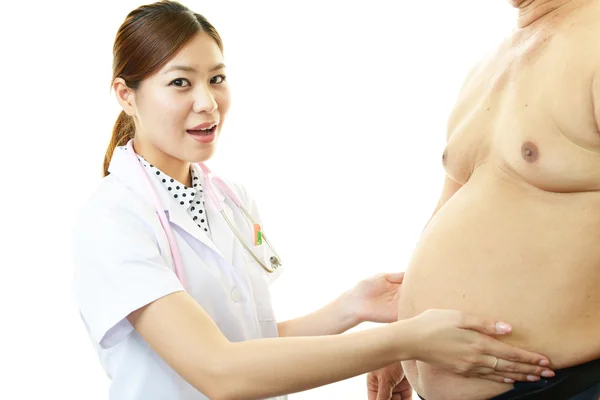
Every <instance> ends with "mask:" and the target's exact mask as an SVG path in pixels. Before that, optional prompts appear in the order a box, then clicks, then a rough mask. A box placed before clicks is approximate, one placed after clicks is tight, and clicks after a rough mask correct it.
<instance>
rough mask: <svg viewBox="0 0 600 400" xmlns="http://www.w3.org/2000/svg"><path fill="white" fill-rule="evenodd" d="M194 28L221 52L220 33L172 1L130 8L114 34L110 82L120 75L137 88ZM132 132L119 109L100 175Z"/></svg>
mask: <svg viewBox="0 0 600 400" xmlns="http://www.w3.org/2000/svg"><path fill="white" fill-rule="evenodd" d="M198 32H206V33H207V34H209V35H210V36H211V37H212V38H213V39H214V40H215V42H216V43H217V45H218V46H219V49H220V50H221V52H223V43H222V41H221V37H220V36H219V33H218V32H217V30H216V29H215V28H214V27H213V26H212V25H211V24H210V23H209V22H208V20H207V19H206V18H204V17H203V16H202V15H200V14H197V13H194V12H192V11H190V10H189V9H188V8H187V7H185V6H184V5H182V4H180V3H178V2H176V1H159V2H156V3H152V4H148V5H144V6H141V7H139V8H137V9H135V10H133V11H131V12H130V13H129V14H128V15H127V18H125V21H124V22H123V24H122V25H121V26H120V28H119V30H118V32H117V36H116V38H115V43H114V46H113V79H112V82H114V81H115V79H116V78H122V79H123V80H124V81H125V83H126V84H127V87H129V88H131V89H134V90H135V89H137V88H138V87H139V85H140V83H141V81H142V80H143V79H145V78H147V77H148V76H150V75H152V74H153V73H155V72H156V71H158V70H160V69H161V68H162V67H163V66H164V65H165V64H166V63H167V62H169V60H170V59H171V58H173V57H174V56H175V54H177V52H178V51H179V50H180V49H181V48H182V47H183V46H185V45H186V44H187V43H188V42H189V41H190V40H192V38H193V37H194V36H195V35H196V34H197V33H198ZM134 133H135V127H134V124H133V119H132V118H131V117H130V116H129V115H127V114H126V113H125V111H121V113H120V114H119V117H118V118H117V121H116V122H115V125H114V128H113V132H112V137H111V139H110V143H109V145H108V149H107V150H106V154H105V156H104V176H107V175H108V166H109V165H110V160H111V158H112V155H113V152H114V150H115V148H116V147H118V146H123V145H125V144H127V142H128V141H129V139H131V138H133V135H134Z"/></svg>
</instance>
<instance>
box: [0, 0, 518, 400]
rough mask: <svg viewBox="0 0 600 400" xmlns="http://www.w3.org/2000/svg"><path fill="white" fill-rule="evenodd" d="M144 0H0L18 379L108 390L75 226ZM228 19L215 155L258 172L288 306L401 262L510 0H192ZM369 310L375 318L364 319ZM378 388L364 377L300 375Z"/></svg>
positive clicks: (8, 254)
mask: <svg viewBox="0 0 600 400" xmlns="http://www.w3.org/2000/svg"><path fill="white" fill-rule="evenodd" d="M141 4H144V3H143V2H140V1H129V0H119V1H107V0H103V1H97V2H92V1H44V2H42V1H38V2H36V1H29V2H25V1H23V2H7V5H8V8H7V5H3V6H2V8H1V9H0V22H1V23H0V29H1V30H2V31H1V32H0V33H1V35H0V38H1V39H0V40H1V48H0V49H1V53H0V54H1V62H0V68H1V69H2V70H1V75H0V76H1V78H2V83H1V86H0V87H1V89H0V96H2V104H1V108H0V116H1V117H2V125H1V127H2V134H3V135H2V146H0V152H1V154H0V156H1V157H0V162H1V175H0V177H1V179H2V185H1V187H2V196H1V197H0V201H1V202H2V203H1V204H0V205H1V206H2V212H3V217H2V219H1V222H0V229H1V232H2V238H3V242H2V254H3V258H2V260H3V261H2V268H1V270H0V271H2V272H1V274H2V275H1V276H0V296H1V299H0V300H1V302H0V307H1V311H2V317H3V318H2V322H3V324H2V327H1V329H0V343H1V344H2V352H1V353H0V357H1V359H0V365H2V366H3V367H2V374H1V375H0V398H2V399H34V398H35V399H39V398H49V397H50V396H56V398H59V399H86V400H94V399H107V385H108V381H107V379H106V377H105V376H104V373H103V371H102V370H101V368H100V365H99V363H98V361H97V359H96V357H95V354H94V353H93V350H92V347H91V345H90V343H89V342H88V339H87V336H86V334H85V332H84V329H83V326H82V324H81V323H80V321H79V319H78V316H77V311H76V309H75V306H74V303H73V301H72V297H71V292H70V284H71V273H72V265H71V263H70V253H69V251H70V249H69V245H70V243H69V241H68V239H69V235H70V228H71V226H70V225H71V223H72V219H73V217H74V213H75V212H76V210H77V208H78V207H79V206H80V205H81V203H82V202H83V201H84V200H85V199H86V198H87V196H89V194H90V192H91V191H92V190H93V189H94V188H95V187H96V186H97V185H98V183H99V180H100V177H101V166H102V159H103V155H104V151H105V149H106V145H107V143H108V141H109V137H110V133H111V129H112V126H113V123H114V120H115V118H116V116H117V113H118V111H119V109H118V108H117V103H116V101H115V99H114V96H113V94H112V93H111V92H110V83H111V82H110V78H111V63H112V58H111V57H112V45H113V40H114V36H115V34H116V32H117V29H118V27H119V25H120V24H121V23H122V21H123V19H124V18H125V16H126V14H127V13H128V12H129V11H130V10H132V9H134V8H136V7H137V6H139V5H141ZM184 4H186V5H188V6H189V7H190V8H192V9H193V10H194V11H196V12H199V13H201V14H204V15H205V16H206V17H207V18H208V19H209V20H210V21H211V22H212V23H213V24H214V25H215V26H216V28H217V29H218V30H219V32H220V34H221V36H222V38H223V40H224V45H225V59H226V64H227V67H228V79H229V82H230V86H231V91H232V96H233V109H232V110H231V112H230V114H229V118H228V121H227V122H226V124H225V127H224V131H223V136H222V138H221V141H220V148H219V149H218V153H217V155H216V156H215V158H214V159H213V160H212V161H211V162H210V163H209V165H210V166H211V167H212V168H213V170H215V171H216V172H217V173H220V174H221V175H225V176H228V177H230V178H233V179H236V180H239V181H241V182H243V183H244V184H245V185H246V186H247V187H248V188H249V190H250V191H251V193H252V194H253V196H254V197H255V198H256V199H257V201H258V203H259V206H260V208H261V211H262V214H263V218H264V222H265V224H264V225H265V226H266V232H267V234H268V235H269V236H270V238H271V239H272V241H273V242H274V244H275V246H276V247H277V249H278V252H279V253H280V254H281V255H282V257H283V260H284V262H285V263H286V273H285V274H284V275H283V276H282V277H281V278H280V280H279V281H278V282H277V283H276V284H275V285H274V287H273V299H274V302H275V309H276V312H277V314H278V316H279V318H281V319H284V318H290V317H294V316H299V315H302V314H304V313H307V312H310V311H312V310H315V309H317V308H319V307H320V306H322V305H324V304H325V303H327V302H329V301H331V300H332V299H334V298H335V297H336V296H337V295H338V294H340V293H341V292H343V291H344V290H347V289H349V288H350V287H352V286H353V285H354V284H355V283H356V282H357V281H358V280H360V279H362V278H365V277H368V276H371V275H373V274H376V273H379V272H384V271H401V270H404V268H405V265H406V264H407V261H408V259H409V257H410V254H411V250H412V248H413V246H414V244H415V241H416V239H417V237H418V235H419V233H420V231H421V229H422V228H423V225H424V224H425V222H426V221H427V219H428V218H429V216H430V214H431V212H432V210H433V208H434V205H435V203H436V202H437V198H438V195H439V191H440V188H441V182H442V178H443V169H442V167H441V163H440V160H441V158H440V157H441V154H442V151H443V148H444V144H445V143H444V138H445V125H446V118H447V116H448V113H449V112H450V110H451V108H452V105H453V102H454V100H455V98H456V95H457V91H458V89H459V86H460V84H461V83H462V80H463V78H464V76H465V74H466V73H467V71H468V70H469V68H470V66H471V65H472V64H473V63H474V62H475V61H476V60H477V59H478V58H479V57H481V56H482V55H483V54H484V52H486V51H488V50H491V49H493V47H494V46H495V44H496V43H497V42H498V41H499V40H501V38H502V37H503V36H504V35H505V34H507V33H508V32H509V30H510V29H511V28H512V26H513V24H514V21H513V20H514V16H515V11H514V10H513V9H512V8H511V6H510V5H508V4H507V2H505V1H502V0H496V1H481V0H462V1H448V0H433V1H421V2H419V1H417V2H408V1H392V0H387V1H382V0H370V1H368V2H367V1H361V2H359V1H349V0H346V1H325V0H321V1H313V0H311V1H307V0H303V1H295V2H292V1H271V2H268V1H262V0H261V1H259V0H253V1H224V0H219V1H217V0H210V1H209V0H202V1H201V0H197V1H195V0H188V1H184ZM364 327H368V325H365V326H361V327H359V328H357V329H363V328H364ZM290 398H291V399H293V400H300V399H338V398H339V399H346V400H353V399H366V391H365V376H360V377H356V378H354V379H349V380H346V381H343V382H339V383H336V384H332V385H330V386H327V387H324V388H319V389H315V390H312V391H308V392H304V393H300V394H295V395H292V396H291V397H290Z"/></svg>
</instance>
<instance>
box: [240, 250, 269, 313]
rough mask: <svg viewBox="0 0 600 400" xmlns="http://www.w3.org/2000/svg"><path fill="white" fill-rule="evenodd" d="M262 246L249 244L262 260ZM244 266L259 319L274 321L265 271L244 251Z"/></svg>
mask: <svg viewBox="0 0 600 400" xmlns="http://www.w3.org/2000/svg"><path fill="white" fill-rule="evenodd" d="M264 247H265V246H264V245H260V246H250V249H251V250H252V251H253V252H254V254H256V255H257V256H258V257H259V258H260V259H261V260H263V259H264V254H265V249H264ZM246 268H248V275H249V277H250V280H251V283H252V293H253V297H254V304H255V306H256V314H257V316H258V319H259V321H275V313H274V312H273V306H272V304H271V293H270V292H269V280H268V279H267V272H266V271H265V270H264V269H263V268H262V267H261V266H260V264H259V263H258V262H256V260H255V259H254V258H253V257H252V256H251V255H250V254H248V252H246Z"/></svg>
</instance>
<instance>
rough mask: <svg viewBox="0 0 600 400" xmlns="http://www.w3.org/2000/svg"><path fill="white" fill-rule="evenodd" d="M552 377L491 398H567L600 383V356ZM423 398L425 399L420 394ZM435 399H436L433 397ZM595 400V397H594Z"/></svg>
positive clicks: (498, 399)
mask: <svg viewBox="0 0 600 400" xmlns="http://www.w3.org/2000/svg"><path fill="white" fill-rule="evenodd" d="M554 373H555V374H556V375H555V376H554V377H552V378H542V379H540V380H539V381H537V382H515V384H514V385H513V386H514V389H511V390H509V391H508V392H504V393H502V394H499V395H498V396H495V397H492V398H491V399H490V400H521V399H523V400H525V399H526V400H548V399H561V400H567V399H570V398H571V397H573V396H575V395H577V394H578V393H581V392H584V391H585V390H587V389H589V388H591V387H593V386H594V385H595V384H600V358H599V359H597V360H592V361H589V362H586V363H583V364H578V365H574V366H572V367H568V368H562V369H558V370H555V371H554ZM418 396H419V398H420V399H421V400H425V399H424V398H423V397H421V396H420V395H418ZM431 400H434V399H431ZM594 400H595V399H594Z"/></svg>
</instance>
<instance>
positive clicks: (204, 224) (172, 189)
mask: <svg viewBox="0 0 600 400" xmlns="http://www.w3.org/2000/svg"><path fill="white" fill-rule="evenodd" d="M138 158H139V159H140V161H141V162H142V164H143V165H144V167H145V168H148V169H149V170H150V171H152V175H153V176H155V177H156V178H157V179H158V180H160V182H161V183H162V185H163V186H164V187H165V190H167V192H169V194H170V195H171V196H172V197H173V199H175V201H176V202H177V203H178V204H179V205H180V206H181V207H183V208H184V209H185V210H186V211H187V213H188V215H189V216H190V217H191V218H192V219H193V220H194V222H195V223H196V224H197V225H198V227H200V228H201V229H202V230H203V231H204V232H206V234H207V235H209V236H210V228H209V226H208V218H206V211H205V207H204V194H203V192H202V185H201V184H200V181H199V179H198V174H197V172H196V170H195V169H194V168H190V172H191V175H192V187H187V186H185V185H184V184H182V183H181V182H178V181H176V180H175V179H173V178H171V177H170V176H168V175H167V174H165V173H164V172H162V171H160V170H159V169H158V168H156V167H155V166H154V165H152V164H149V163H148V162H147V161H146V160H145V159H144V158H143V157H141V156H138Z"/></svg>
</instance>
